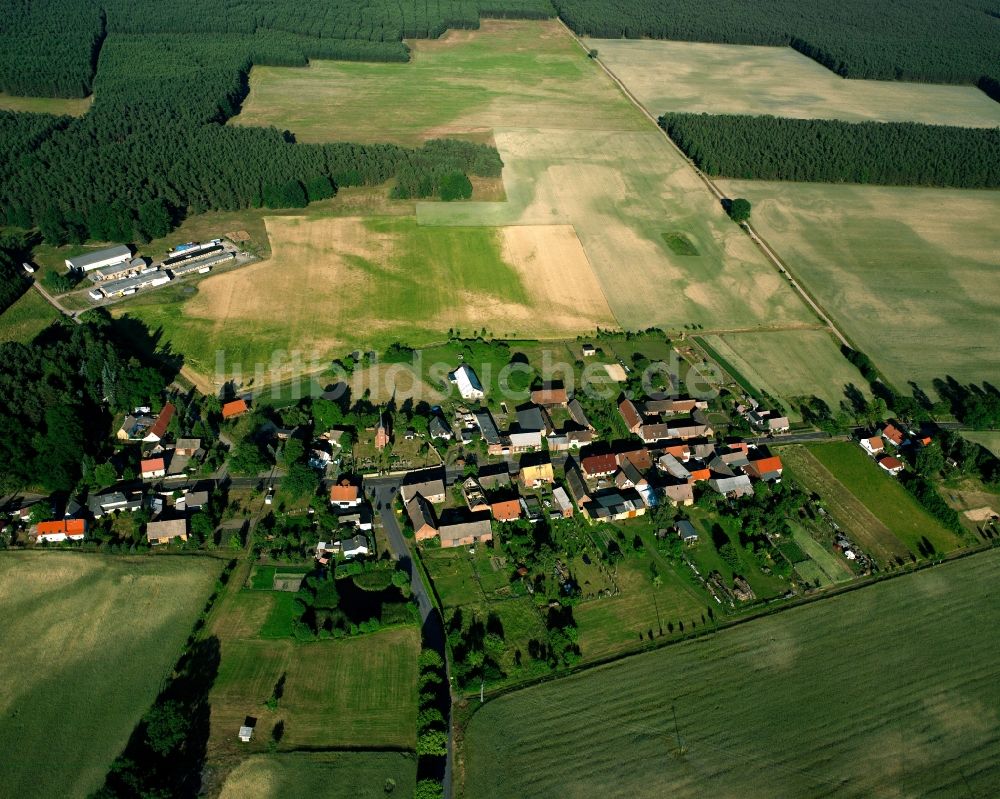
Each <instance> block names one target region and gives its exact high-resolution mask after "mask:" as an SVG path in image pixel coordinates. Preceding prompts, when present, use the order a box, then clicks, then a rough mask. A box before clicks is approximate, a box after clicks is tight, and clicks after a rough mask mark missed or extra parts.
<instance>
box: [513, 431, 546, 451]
mask: <svg viewBox="0 0 1000 799" xmlns="http://www.w3.org/2000/svg"><path fill="white" fill-rule="evenodd" d="M541 448H542V433H541V431H540V430H531V431H529V432H527V433H511V434H510V451H511V452H528V451H530V450H536V449H541Z"/></svg>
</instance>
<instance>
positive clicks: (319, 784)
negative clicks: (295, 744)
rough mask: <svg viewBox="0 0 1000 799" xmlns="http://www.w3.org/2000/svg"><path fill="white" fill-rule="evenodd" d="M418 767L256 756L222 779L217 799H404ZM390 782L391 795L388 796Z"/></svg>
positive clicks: (395, 756)
mask: <svg viewBox="0 0 1000 799" xmlns="http://www.w3.org/2000/svg"><path fill="white" fill-rule="evenodd" d="M416 780H417V761H416V758H415V757H413V756H412V755H408V754H401V753H396V752H317V753H307V752H290V753H287V754H275V755H256V756H254V757H251V758H249V759H247V760H245V761H244V762H243V763H241V764H240V765H239V766H238V767H237V768H235V769H234V770H233V772H232V773H231V774H230V775H229V777H228V778H227V779H226V783H225V785H224V786H223V788H222V793H221V794H220V799H313V797H316V796H323V797H326V798H327V799H384V797H386V796H392V795H398V796H404V797H408V796H411V795H412V793H413V787H414V785H416ZM389 781H391V783H392V784H394V787H393V788H392V790H391V791H390V790H387V785H388V784H389Z"/></svg>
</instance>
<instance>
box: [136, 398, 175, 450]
mask: <svg viewBox="0 0 1000 799" xmlns="http://www.w3.org/2000/svg"><path fill="white" fill-rule="evenodd" d="M174 410H175V408H174V404H173V403H172V402H168V403H166V404H164V406H163V410H162V411H160V414H159V416H157V417H156V421H155V422H153V425H152V427H150V428H149V430H147V431H146V435H144V436H143V437H142V440H143V441H144V442H146V443H147V444H156V443H158V442H159V441H160V440H161V439H162V438H163V437H164V436H165V435H166V434H167V428H168V427H169V426H170V420H171V419H173V418H174Z"/></svg>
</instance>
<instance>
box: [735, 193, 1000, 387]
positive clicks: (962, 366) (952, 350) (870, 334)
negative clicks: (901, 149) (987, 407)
mask: <svg viewBox="0 0 1000 799" xmlns="http://www.w3.org/2000/svg"><path fill="white" fill-rule="evenodd" d="M719 185H720V186H721V187H722V188H723V190H724V191H726V192H728V193H729V194H730V196H733V197H746V198H747V199H748V200H750V202H751V203H753V206H754V209H753V224H754V227H755V228H756V229H757V231H758V232H759V233H760V234H761V235H762V236H763V237H764V238H765V239H766V240H767V242H768V243H769V244H770V245H771V246H773V247H774V248H775V250H776V251H777V252H778V253H779V254H780V256H781V258H782V259H783V260H784V261H785V262H786V263H787V264H788V266H789V268H790V269H791V271H792V272H793V273H794V275H795V277H796V279H798V280H799V281H801V283H802V285H803V286H805V287H806V288H807V289H808V290H809V291H810V293H811V294H812V295H813V296H814V297H816V298H817V300H818V301H819V303H820V305H822V306H823V307H824V308H825V309H826V311H827V312H828V313H830V314H832V316H833V318H834V319H835V320H836V321H837V322H838V323H839V324H840V325H841V326H842V328H843V329H844V331H845V333H846V334H847V336H848V337H849V338H851V339H852V340H853V341H854V342H856V345H857V346H858V347H859V348H860V349H862V350H864V351H865V352H867V353H868V354H869V355H870V356H871V358H872V359H873V360H874V361H875V363H876V364H877V365H878V366H879V367H880V368H881V369H882V370H883V371H884V372H885V373H886V375H887V376H888V378H889V379H890V380H891V381H892V382H893V383H895V384H896V385H897V387H900V388H905V387H906V385H907V383H908V382H909V381H910V380H914V381H916V382H917V383H919V384H920V385H921V387H922V388H923V389H924V390H925V391H927V392H928V393H931V394H932V395H933V389H932V386H931V381H932V380H933V379H934V378H943V377H945V376H946V375H951V376H953V377H955V378H956V379H957V380H959V381H962V382H969V381H975V382H980V381H982V380H989V381H991V382H996V381H997V379H998V378H1000V347H997V346H996V337H995V336H991V335H988V331H992V330H995V329H996V320H997V318H998V316H1000V280H997V271H998V269H1000V249H998V248H997V221H996V220H997V218H998V216H1000V192H996V191H961V190H950V189H918V188H887V187H871V186H846V185H827V184H805V183H768V182H760V181H729V180H725V181H719Z"/></svg>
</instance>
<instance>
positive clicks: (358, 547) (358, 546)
mask: <svg viewBox="0 0 1000 799" xmlns="http://www.w3.org/2000/svg"><path fill="white" fill-rule="evenodd" d="M333 547H334V551H335V552H337V553H338V554H340V555H342V556H343V557H345V558H347V559H348V560H350V559H351V558H356V557H358V556H359V555H367V554H368V553H369V548H368V536H366V535H363V534H361V533H358V534H357V535H355V536H352V537H351V538H344V539H341V540H340V541H334V542H333Z"/></svg>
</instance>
